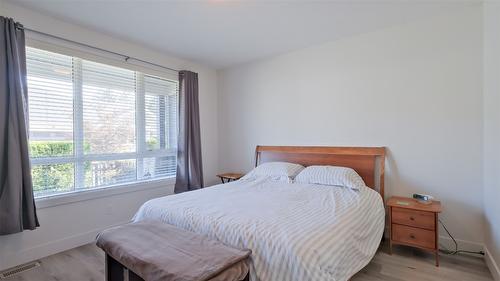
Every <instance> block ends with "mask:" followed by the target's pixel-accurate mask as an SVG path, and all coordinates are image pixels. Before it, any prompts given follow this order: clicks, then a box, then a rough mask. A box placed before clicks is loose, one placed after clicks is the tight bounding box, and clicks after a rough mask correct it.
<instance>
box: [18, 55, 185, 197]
mask: <svg viewBox="0 0 500 281" xmlns="http://www.w3.org/2000/svg"><path fill="white" fill-rule="evenodd" d="M26 52H27V70H28V99H29V135H30V143H29V146H30V155H31V162H32V176H33V187H34V192H35V197H38V198H39V197H45V196H51V195H57V194H61V193H68V192H76V191H84V190H89V189H94V188H101V187H109V186H112V185H118V184H127V183H134V182H141V181H147V180H151V179H160V178H167V177H173V176H175V172H176V151H177V149H176V147H177V98H178V82H177V81H173V80H169V79H165V78H161V77H157V76H152V75H148V74H146V73H142V72H138V71H133V70H128V69H124V68H119V67H115V66H110V65H105V64H101V63H97V62H93V61H88V60H84V59H81V58H78V57H72V56H67V55H62V54H58V53H53V52H49V51H45V50H41V49H36V48H31V47H28V48H27V50H26Z"/></svg>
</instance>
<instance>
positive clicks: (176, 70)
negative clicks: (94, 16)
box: [16, 23, 179, 72]
mask: <svg viewBox="0 0 500 281" xmlns="http://www.w3.org/2000/svg"><path fill="white" fill-rule="evenodd" d="M16 27H17V28H18V29H23V30H27V31H29V32H33V33H37V34H40V35H43V36H48V37H52V38H55V39H58V40H62V41H65V42H69V43H72V44H77V45H80V46H84V47H87V48H91V49H94V50H98V51H101V52H105V53H108V54H113V55H115V56H120V57H123V59H124V60H125V62H128V61H129V60H135V61H138V62H142V63H145V64H149V65H152V66H156V67H159V68H163V69H168V70H171V71H175V72H179V70H178V69H175V68H170V67H166V66H163V65H159V64H156V63H153V62H149V61H145V60H141V59H138V58H135V57H131V56H128V55H124V54H121V53H117V52H113V51H109V50H106V49H102V48H99V47H94V46H91V45H88V44H85V43H81V42H77V41H73V40H70V39H66V38H63V37H59V36H56V35H52V34H48V33H45V32H42V31H38V30H34V29H31V28H27V27H24V26H23V25H22V24H20V23H16Z"/></svg>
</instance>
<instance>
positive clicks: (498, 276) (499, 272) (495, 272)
mask: <svg viewBox="0 0 500 281" xmlns="http://www.w3.org/2000/svg"><path fill="white" fill-rule="evenodd" d="M484 254H485V255H484V260H485V262H486V265H487V266H488V268H489V269H490V272H491V275H492V276H493V279H494V280H495V281H500V268H499V267H498V263H497V262H496V261H495V259H494V258H493V256H492V255H491V252H490V251H489V250H488V247H486V245H485V246H484Z"/></svg>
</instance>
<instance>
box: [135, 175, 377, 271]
mask: <svg viewBox="0 0 500 281" xmlns="http://www.w3.org/2000/svg"><path fill="white" fill-rule="evenodd" d="M384 218H385V212H384V207H383V203H382V199H381V197H380V195H379V194H378V193H376V192H375V191H373V190H370V189H369V188H367V187H364V188H362V189H361V190H359V191H355V190H352V189H348V188H341V187H334V186H322V185H313V184H298V183H285V182H275V181H270V180H269V179H266V178H258V179H250V180H239V181H235V182H232V183H228V184H224V185H216V186H213V187H209V188H205V189H202V190H197V191H192V192H187V193H181V194H176V195H170V196H166V197H162V198H157V199H153V200H150V201H148V202H146V203H145V204H144V205H143V206H142V207H141V208H140V209H139V211H138V212H137V214H136V215H135V217H134V221H142V220H157V221H161V222H164V223H168V224H172V225H175V226H178V227H181V228H183V229H186V230H190V231H193V232H196V233H201V234H205V235H208V236H209V237H212V238H215V239H218V240H220V241H222V242H223V243H225V244H227V245H231V246H234V247H238V248H249V249H251V250H252V257H251V261H250V274H251V280H252V281H280V280H296V281H305V280H335V281H344V280H348V279H349V278H350V277H351V276H352V275H353V274H355V273H356V272H358V271H359V270H360V269H362V268H363V267H364V266H365V265H366V264H368V262H369V261H370V260H371V258H372V257H373V255H374V254H375V252H376V250H377V248H378V245H379V242H380V240H381V238H382V233H383V229H384Z"/></svg>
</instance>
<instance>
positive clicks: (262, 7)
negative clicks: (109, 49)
mask: <svg viewBox="0 0 500 281" xmlns="http://www.w3.org/2000/svg"><path fill="white" fill-rule="evenodd" d="M9 2H10V3H11V4H15V5H21V6H24V7H26V8H29V9H33V10H36V11H39V12H41V13H44V14H47V15H50V16H53V17H56V18H59V19H61V20H64V21H67V22H71V23H74V24H78V25H81V26H84V27H87V28H89V29H92V30H96V31H99V32H102V33H105V34H108V35H111V36H115V37H118V38H121V39H125V40H128V41H131V42H134V43H138V44H141V45H144V46H146V47H149V48H152V49H155V50H158V51H162V52H165V53H167V54H171V55H175V56H178V57H180V58H183V59H188V60H192V61H195V62H198V63H202V64H205V65H208V66H211V67H214V68H218V69H221V68H226V67H230V66H233V65H237V64H241V63H245V62H249V61H253V60H258V59H262V58H266V57H270V56H273V55H276V54H280V53H285V52H289V51H292V50H296V49H300V48H304V47H308V46H312V45H317V44H321V43H324V42H328V41H331V40H336V39H339V38H342V37H346V36H351V35H354V34H359V33H363V32H370V31H373V30H376V29H380V28H384V27H388V26H392V25H396V24H401V23H404V22H408V21H412V20H416V19H419V18H424V17H429V16H432V15H436V14H439V13H443V12H446V11H449V10H453V9H457V8H460V7H463V6H468V5H477V4H478V3H480V2H479V1H473V0H472V1H465V0H464V1H461V0H434V1H429V0H392V1H378V0H371V1H370V0H363V1H361V0H360V1H356V0H350V1H349V0H344V1H307V0H302V1H301V0H289V1H272V0H268V1H229V0H207V1H166V0H165V1H159V0H156V1H152V0H149V1H146V0H135V1H133V0H129V1H118V0H99V1H97V0H87V1H83V0H80V1H78V0H66V1H63V0H36V1H35V0H11V1H9Z"/></svg>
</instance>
